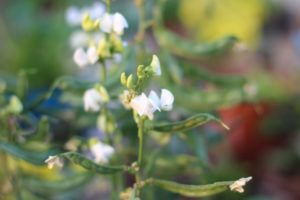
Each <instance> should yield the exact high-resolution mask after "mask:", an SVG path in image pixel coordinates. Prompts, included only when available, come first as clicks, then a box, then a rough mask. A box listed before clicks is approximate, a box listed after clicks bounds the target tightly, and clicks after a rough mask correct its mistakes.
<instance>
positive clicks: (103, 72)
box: [101, 61, 107, 85]
mask: <svg viewBox="0 0 300 200" xmlns="http://www.w3.org/2000/svg"><path fill="white" fill-rule="evenodd" d="M101 64H102V65H101V82H102V84H103V85H105V83H106V73H107V71H106V65H105V61H103V62H101Z"/></svg>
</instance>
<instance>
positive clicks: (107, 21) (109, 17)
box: [100, 12, 128, 35]
mask: <svg viewBox="0 0 300 200" xmlns="http://www.w3.org/2000/svg"><path fill="white" fill-rule="evenodd" d="M125 28H128V23H127V21H126V19H125V18H124V16H123V15H122V14H120V13H118V12H117V13H115V14H108V13H106V14H104V16H103V18H102V20H101V22H100V29H101V30H102V31H103V32H105V33H112V32H114V33H116V34H117V35H122V34H123V33H124V29H125Z"/></svg>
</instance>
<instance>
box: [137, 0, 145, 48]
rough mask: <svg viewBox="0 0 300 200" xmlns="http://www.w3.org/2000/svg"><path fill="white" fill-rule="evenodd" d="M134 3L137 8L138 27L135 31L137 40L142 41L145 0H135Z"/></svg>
mask: <svg viewBox="0 0 300 200" xmlns="http://www.w3.org/2000/svg"><path fill="white" fill-rule="evenodd" d="M135 5H136V7H137V10H138V15H139V27H138V33H137V41H138V42H139V43H143V40H144V36H145V27H146V25H145V23H146V14H145V1H144V0H135Z"/></svg>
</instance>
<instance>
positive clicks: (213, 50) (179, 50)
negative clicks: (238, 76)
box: [155, 27, 237, 59]
mask: <svg viewBox="0 0 300 200" xmlns="http://www.w3.org/2000/svg"><path fill="white" fill-rule="evenodd" d="M155 30H156V31H155V36H156V38H157V39H158V42H159V44H160V45H161V46H162V47H164V48H166V49H168V50H170V51H171V52H172V53H174V54H176V55H178V56H183V57H187V58H193V59H197V58H199V57H204V56H215V55H219V54H222V53H225V52H226V51H227V50H229V49H231V48H232V47H233V45H234V44H235V43H236V42H237V38H236V37H235V36H226V37H223V38H221V39H219V40H216V41H213V42H210V43H201V44H200V43H195V41H191V40H188V39H185V38H182V37H180V36H178V35H176V34H175V33H172V32H171V31H168V30H167V29H165V28H163V27H159V28H157V29H155Z"/></svg>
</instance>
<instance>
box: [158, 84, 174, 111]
mask: <svg viewBox="0 0 300 200" xmlns="http://www.w3.org/2000/svg"><path fill="white" fill-rule="evenodd" d="M173 102H174V95H173V94H172V93H171V92H170V91H169V90H167V89H162V90H161V95H160V108H161V109H162V110H164V111H170V110H172V108H173Z"/></svg>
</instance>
